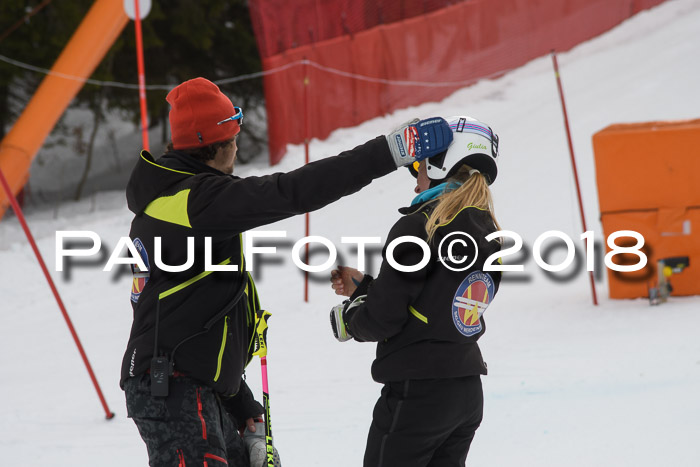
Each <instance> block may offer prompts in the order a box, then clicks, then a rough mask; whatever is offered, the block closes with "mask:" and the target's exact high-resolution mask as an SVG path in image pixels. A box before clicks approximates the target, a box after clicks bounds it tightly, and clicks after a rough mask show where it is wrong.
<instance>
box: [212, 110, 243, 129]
mask: <svg viewBox="0 0 700 467" xmlns="http://www.w3.org/2000/svg"><path fill="white" fill-rule="evenodd" d="M233 109H234V110H235V111H236V113H235V114H234V115H231V116H230V117H229V118H224V119H223V120H221V121H220V122H219V123H217V125H221V124H222V123H226V122H228V121H232V122H235V121H236V120H238V126H243V109H241V108H240V107H234V108H233Z"/></svg>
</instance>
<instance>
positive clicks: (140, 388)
mask: <svg viewBox="0 0 700 467" xmlns="http://www.w3.org/2000/svg"><path fill="white" fill-rule="evenodd" d="M124 391H125V393H126V408H127V414H128V416H129V418H131V419H133V420H134V423H136V426H137V428H138V430H139V433H140V434H141V438H143V441H144V442H145V443H146V448H147V449H148V459H149V461H148V462H149V465H150V466H151V467H166V466H167V467H186V466H187V467H189V466H204V467H219V466H224V465H229V466H232V467H248V466H249V460H248V453H247V451H246V449H245V446H244V445H243V441H242V440H241V437H240V436H239V435H238V431H236V428H235V426H234V423H233V421H232V420H231V417H230V416H229V414H228V413H227V412H226V410H225V409H224V408H223V406H222V405H221V401H220V399H219V397H218V396H217V395H216V393H215V392H214V391H213V390H212V389H211V388H209V387H207V386H203V385H202V384H200V383H198V382H197V381H195V380H193V379H190V378H187V377H181V376H178V377H171V378H170V383H169V395H168V396H167V397H153V396H151V381H150V376H149V375H143V376H141V377H135V378H129V380H127V381H126V383H125V384H124Z"/></svg>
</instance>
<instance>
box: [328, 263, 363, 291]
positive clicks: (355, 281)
mask: <svg viewBox="0 0 700 467" xmlns="http://www.w3.org/2000/svg"><path fill="white" fill-rule="evenodd" d="M363 277H364V274H362V273H361V272H360V271H358V270H357V269H355V268H349V267H347V266H338V269H334V270H332V271H331V287H332V288H333V290H335V293H336V295H344V296H346V297H350V296H351V295H352V294H353V293H354V292H355V290H357V286H358V285H359V284H360V282H362V278H363Z"/></svg>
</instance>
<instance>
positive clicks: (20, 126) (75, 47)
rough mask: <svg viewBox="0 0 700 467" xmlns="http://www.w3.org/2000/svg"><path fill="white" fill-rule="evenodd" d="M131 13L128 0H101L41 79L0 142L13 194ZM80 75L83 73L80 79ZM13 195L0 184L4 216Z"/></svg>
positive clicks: (0, 161)
mask: <svg viewBox="0 0 700 467" xmlns="http://www.w3.org/2000/svg"><path fill="white" fill-rule="evenodd" d="M128 21H129V18H128V17H127V16H126V13H125V12H124V6H123V1H122V0H97V1H96V2H95V3H94V4H93V5H92V7H91V8H90V11H89V12H88V14H87V15H86V16H85V19H83V21H82V23H80V26H79V27H78V29H77V30H76V31H75V33H74V34H73V37H71V39H70V41H69V42H68V45H66V48H65V49H64V50H63V52H62V53H61V55H60V56H59V57H58V59H57V60H56V63H55V64H54V66H53V67H52V68H51V72H52V74H49V75H47V76H46V78H44V80H43V81H42V82H41V85H40V86H39V88H38V89H37V91H36V93H35V94H34V96H33V97H32V99H31V100H30V101H29V104H27V107H26V108H25V109H24V111H23V112H22V114H21V115H20V117H19V118H18V119H17V121H16V122H15V124H14V125H13V127H12V129H11V130H10V131H9V133H7V135H6V136H5V138H3V140H2V142H0V169H2V172H3V174H4V175H5V178H6V179H7V181H8V183H9V184H10V188H11V189H12V192H13V194H15V195H16V194H17V193H19V191H20V190H21V189H22V187H23V186H24V184H25V183H26V182H27V180H28V179H29V168H30V167H31V164H32V161H33V160H34V156H36V153H37V152H39V149H40V148H41V146H42V145H43V144H44V140H45V139H46V137H47V136H48V135H49V133H51V130H52V129H53V127H54V126H55V125H56V122H57V121H58V119H59V118H60V117H61V115H62V114H63V112H64V111H65V110H66V108H67V107H68V105H69V104H70V102H71V101H72V100H73V98H74V97H75V96H76V94H78V91H80V89H81V88H82V87H83V84H84V82H83V79H87V78H89V77H90V75H91V74H92V72H93V71H95V68H97V65H98V64H99V63H100V61H101V60H102V58H103V57H104V56H105V54H106V53H107V51H108V50H109V48H110V47H111V46H112V44H113V43H114V41H115V40H116V39H117V37H119V34H121V32H122V30H123V29H124V26H126V23H127V22H128ZM76 77H77V79H76ZM8 205H9V200H8V199H7V196H6V194H5V192H4V191H3V190H0V218H2V215H3V214H4V213H5V210H6V209H7V206H8Z"/></svg>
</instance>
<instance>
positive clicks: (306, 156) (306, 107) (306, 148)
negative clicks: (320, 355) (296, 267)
mask: <svg viewBox="0 0 700 467" xmlns="http://www.w3.org/2000/svg"><path fill="white" fill-rule="evenodd" d="M308 163H309V66H308V63H307V61H306V58H304V164H308ZM304 219H305V224H306V229H305V230H306V233H305V235H306V236H307V237H308V236H309V213H308V212H307V213H306V214H305V215H304ZM304 249H305V251H306V259H305V261H304V262H305V263H306V264H309V244H308V242H307V243H306V245H304ZM304 301H305V302H307V303H308V302H309V271H304Z"/></svg>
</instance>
